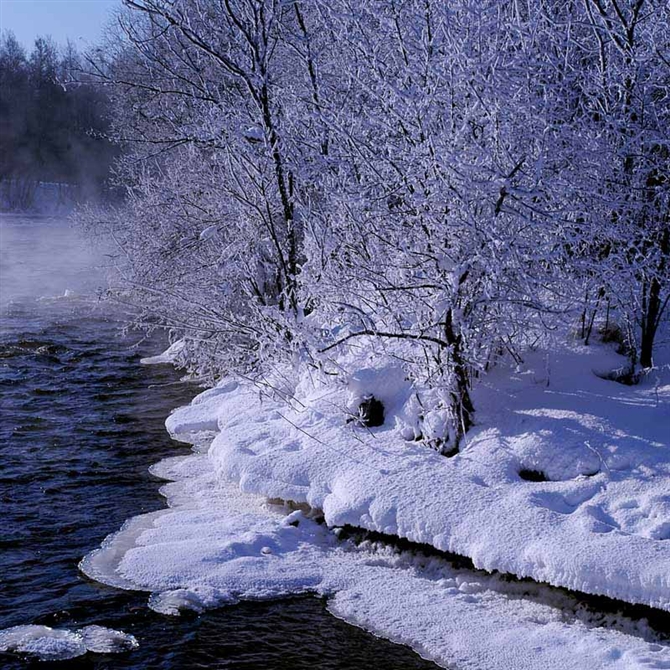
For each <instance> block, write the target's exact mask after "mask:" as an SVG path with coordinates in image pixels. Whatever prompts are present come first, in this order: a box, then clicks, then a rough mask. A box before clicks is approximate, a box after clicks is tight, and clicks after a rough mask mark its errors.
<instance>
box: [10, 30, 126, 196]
mask: <svg viewBox="0 0 670 670" xmlns="http://www.w3.org/2000/svg"><path fill="white" fill-rule="evenodd" d="M106 110H107V100H106V97H105V95H104V93H103V92H102V91H101V90H100V88H99V87H98V88H95V87H93V86H92V85H90V84H88V83H87V82H86V79H85V78H84V77H82V75H81V73H80V56H79V54H78V52H77V50H76V48H75V47H74V46H73V45H72V44H69V43H68V45H67V46H66V47H65V48H63V49H59V48H58V47H57V46H56V45H55V44H54V42H53V41H52V40H51V39H50V38H49V37H46V38H45V37H39V38H38V39H36V40H35V44H34V46H33V48H32V50H31V52H30V53H27V52H26V50H25V49H24V48H23V47H22V46H21V44H20V43H19V42H18V41H17V39H16V38H15V36H14V35H13V34H12V33H11V32H8V33H4V34H3V35H2V36H1V37H0V186H2V200H3V201H4V202H2V206H4V207H5V208H6V207H10V208H13V209H21V208H29V207H30V206H32V204H33V200H34V197H35V192H36V189H37V186H38V185H39V184H40V183H44V182H49V183H51V184H52V186H51V189H52V190H53V188H54V186H53V184H54V183H55V184H58V185H60V188H61V189H62V190H63V191H69V192H70V194H71V193H72V192H74V191H73V189H75V190H76V192H77V193H78V194H84V195H85V196H91V195H98V194H99V193H100V192H101V191H102V190H103V189H104V186H105V182H106V180H107V178H108V176H109V168H110V165H111V162H112V160H113V158H114V156H115V155H116V153H117V149H116V147H115V146H114V145H113V144H112V143H110V142H109V141H108V140H107V139H105V137H104V135H105V132H106V130H107V121H106ZM67 197H69V198H70V199H71V195H70V196H67ZM78 197H80V196H78Z"/></svg>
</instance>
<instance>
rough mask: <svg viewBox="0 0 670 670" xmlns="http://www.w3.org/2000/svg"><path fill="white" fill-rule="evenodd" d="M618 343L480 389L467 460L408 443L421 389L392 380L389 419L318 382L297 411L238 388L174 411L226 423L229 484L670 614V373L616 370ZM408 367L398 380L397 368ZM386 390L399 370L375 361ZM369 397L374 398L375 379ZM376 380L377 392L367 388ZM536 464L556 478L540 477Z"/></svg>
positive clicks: (297, 402)
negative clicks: (375, 417) (405, 432)
mask: <svg viewBox="0 0 670 670" xmlns="http://www.w3.org/2000/svg"><path fill="white" fill-rule="evenodd" d="M619 362H620V359H619V358H618V357H617V356H615V355H614V354H613V353H611V351H609V350H608V349H604V348H598V347H594V348H583V347H580V348H579V349H575V350H569V349H566V350H563V351H561V352H559V353H554V354H552V355H551V357H549V358H548V359H547V358H545V357H544V356H541V355H539V354H538V355H537V356H536V360H535V361H531V362H530V363H534V365H531V364H530V363H529V364H528V367H527V368H526V369H524V370H521V369H520V370H518V371H517V372H515V373H513V374H511V375H508V374H506V373H505V372H504V371H499V372H496V373H494V374H492V375H490V377H489V379H488V380H487V381H486V382H485V383H484V384H483V385H482V386H481V387H480V389H479V392H478V397H477V406H478V408H479V412H478V426H477V428H476V429H474V430H473V431H471V433H470V434H469V436H468V440H467V445H466V446H465V448H464V449H462V452H461V453H460V454H459V455H457V456H456V457H455V458H451V459H447V458H444V457H442V456H440V455H438V454H437V453H432V452H431V451H430V450H427V449H426V448H425V446H423V445H420V444H416V443H413V442H407V441H406V440H404V439H403V438H402V434H401V433H402V430H401V429H400V430H399V429H398V427H399V426H400V427H402V424H403V423H404V421H405V418H406V416H407V413H408V411H409V410H408V407H409V406H410V405H411V403H412V402H413V397H412V393H411V390H410V389H407V388H403V387H402V386H398V387H397V388H395V389H389V388H388V387H387V388H386V394H387V396H388V399H387V403H386V405H387V411H388V413H389V416H387V421H386V423H385V425H384V426H382V427H380V428H376V429H363V428H359V427H356V425H355V424H354V423H346V417H347V408H350V406H351V398H350V395H351V392H352V389H351V387H349V388H348V387H347V386H346V385H340V386H339V387H338V386H330V387H319V386H315V385H312V384H311V382H308V381H307V380H303V381H302V383H301V385H299V386H298V387H297V388H296V390H295V395H294V402H293V403H292V406H291V407H288V406H287V405H286V403H284V402H280V401H274V400H272V399H268V398H260V399H259V396H258V393H257V391H256V389H254V388H251V387H244V386H240V387H238V385H237V384H235V383H234V382H224V383H222V384H221V385H220V386H219V387H218V388H215V389H213V390H211V391H208V392H206V393H204V394H202V395H201V396H199V398H197V399H196V401H195V402H194V403H193V405H191V406H190V407H187V408H183V409H181V410H179V411H177V412H176V413H175V414H173V415H172V416H171V417H169V419H168V421H167V425H168V428H169V430H170V431H171V432H172V433H173V434H174V435H176V436H177V437H179V436H180V435H181V436H186V438H188V434H189V433H190V432H193V431H198V430H211V431H217V432H218V435H217V437H216V438H215V439H214V441H213V444H212V447H211V450H210V458H211V459H212V461H213V463H214V466H215V467H216V469H217V472H218V475H219V477H220V479H221V480H223V481H231V480H232V481H237V482H239V484H240V487H241V488H242V490H243V491H246V492H250V493H257V494H260V495H263V496H267V497H270V498H282V499H288V500H294V501H296V502H306V503H308V504H309V505H311V506H312V507H315V508H319V509H322V510H323V511H324V513H325V517H326V522H327V523H328V525H330V526H342V525H346V524H349V525H352V526H358V527H362V528H366V529H369V530H376V531H380V532H383V533H387V534H392V535H397V536H400V537H404V538H407V539H409V540H412V541H414V542H420V543H426V544H431V545H433V546H434V547H436V548H437V549H441V550H445V551H450V552H454V553H457V554H461V555H464V556H468V557H470V558H472V560H473V561H474V564H475V565H476V566H477V567H479V568H483V569H485V570H499V571H502V572H509V573H513V574H515V575H518V576H521V577H532V578H533V579H535V580H538V581H542V582H547V583H549V584H552V585H555V586H563V587H566V588H571V589H575V590H578V591H583V592H586V593H592V594H598V595H606V596H610V597H613V598H617V599H621V600H626V601H628V602H631V603H640V604H646V605H649V606H652V607H658V608H662V609H665V610H670V569H669V566H670V446H669V444H668V436H669V435H670V382H669V381H668V377H669V375H668V373H667V370H660V371H659V372H655V373H653V374H652V376H651V377H649V378H648V379H647V380H645V382H644V383H643V384H642V385H640V386H638V387H625V386H621V385H619V384H616V383H614V382H611V381H606V380H603V379H600V378H599V377H598V376H596V375H595V374H593V370H594V369H596V370H597V369H608V368H611V367H613V366H614V365H616V364H617V363H619ZM391 376H392V375H391ZM364 378H365V379H367V380H368V384H369V388H368V389H367V390H369V391H370V392H375V393H378V394H379V384H378V380H379V379H380V378H381V379H383V380H385V381H388V379H389V378H390V375H389V371H388V369H381V370H379V371H378V372H377V373H375V371H374V370H368V372H367V374H366V375H364ZM354 386H355V388H354V392H355V394H356V395H357V396H360V393H361V388H359V387H360V386H361V383H360V375H358V377H357V380H356V383H355V385H354ZM363 390H365V389H363ZM523 470H532V471H536V472H540V473H543V474H544V475H545V476H546V478H547V480H548V481H540V482H532V481H525V480H524V479H522V478H521V477H520V476H519V472H522V471H523Z"/></svg>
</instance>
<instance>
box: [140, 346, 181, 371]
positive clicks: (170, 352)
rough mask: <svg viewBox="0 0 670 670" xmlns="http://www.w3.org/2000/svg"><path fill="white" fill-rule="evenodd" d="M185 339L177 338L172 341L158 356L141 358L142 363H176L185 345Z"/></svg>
mask: <svg viewBox="0 0 670 670" xmlns="http://www.w3.org/2000/svg"><path fill="white" fill-rule="evenodd" d="M185 344H186V343H185V342H184V340H177V341H176V342H174V343H172V344H171V345H170V346H169V347H168V348H167V349H166V350H165V351H164V352H163V353H162V354H158V355H157V356H148V357H146V358H142V359H140V363H141V364H142V365H161V364H163V363H168V364H169V363H174V362H175V361H176V359H177V356H179V354H180V352H181V351H182V349H183V348H184V346H185Z"/></svg>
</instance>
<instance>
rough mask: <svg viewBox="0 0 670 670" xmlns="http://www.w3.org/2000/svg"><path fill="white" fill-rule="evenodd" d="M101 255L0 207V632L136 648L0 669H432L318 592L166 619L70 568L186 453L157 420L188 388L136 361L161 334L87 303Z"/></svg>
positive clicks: (19, 662)
mask: <svg viewBox="0 0 670 670" xmlns="http://www.w3.org/2000/svg"><path fill="white" fill-rule="evenodd" d="M104 258H105V256H104V255H103V254H102V253H92V252H88V251H87V250H86V248H85V247H84V245H83V244H82V242H81V240H80V239H79V238H78V236H77V234H76V233H75V232H74V231H72V230H71V229H69V228H68V226H67V224H66V223H64V222H63V221H59V220H56V219H38V218H29V217H10V216H1V215H0V402H1V407H0V629H2V628H7V627H10V626H16V625H21V624H44V625H47V626H52V627H56V628H80V627H81V626H84V625H88V624H98V625H102V626H108V627H110V628H115V629H119V630H123V631H125V632H127V633H132V634H133V635H134V636H135V637H136V638H137V639H138V641H139V644H140V646H139V648H138V649H136V650H134V651H131V652H127V653H125V654H118V655H99V654H88V655H87V656H84V657H80V658H77V659H74V660H70V661H66V662H62V663H54V662H47V663H45V662H41V663H38V662H37V661H34V660H32V661H31V660H30V659H26V658H19V657H17V656H15V655H12V654H3V653H0V668H2V669H14V668H25V667H28V666H32V665H39V666H40V667H63V668H73V669H75V668H142V669H144V668H248V669H252V668H254V669H256V668H258V669H261V668H262V669H264V670H265V669H272V668H286V669H296V670H299V669H301V668H305V669H307V668H310V669H313V668H325V669H329V668H342V669H348V670H353V669H356V668H369V667H372V666H378V667H383V668H385V669H395V668H398V669H400V668H402V669H408V670H412V669H414V668H417V669H418V668H435V667H436V666H434V665H433V664H431V663H428V662H425V661H423V660H421V659H420V658H419V657H418V656H417V655H416V654H414V653H413V652H412V651H410V650H409V649H406V648H404V647H401V646H398V645H394V644H391V643H389V642H386V641H384V640H380V639H377V638H375V637H373V636H371V635H369V634H367V633H365V632H364V631H362V630H359V629H357V628H355V627H352V626H349V625H347V624H345V623H343V622H341V621H339V620H337V619H335V618H334V617H332V616H331V615H330V614H328V612H327V611H326V609H325V604H324V603H323V601H321V600H319V599H316V598H295V599H290V600H283V601H276V602H266V603H243V604H240V605H236V606H234V607H228V608H223V609H220V610H215V611H211V612H208V613H206V614H204V615H201V616H195V615H194V616H182V617H174V618H168V617H164V616H161V615H158V614H156V613H154V612H152V611H151V610H149V609H148V608H147V606H146V599H147V594H143V593H137V592H125V591H119V590H116V589H112V588H109V587H105V586H103V585H101V584H97V583H95V582H92V581H90V580H88V579H87V578H86V577H84V576H83V575H82V574H81V573H80V572H79V571H78V569H77V563H78V562H79V560H80V559H81V558H82V557H83V556H84V555H85V554H86V553H88V552H89V551H91V550H92V549H94V548H96V547H97V546H98V545H99V544H100V542H101V541H102V540H103V538H104V537H105V536H106V535H107V534H109V533H111V532H113V531H116V530H118V528H119V527H120V526H121V525H122V523H123V522H124V520H126V519H127V518H128V517H131V516H134V515H136V514H140V513H143V512H149V511H152V510H156V509H160V508H162V507H164V506H165V505H164V500H163V499H162V498H161V496H160V495H159V494H158V486H159V482H158V481H157V480H156V479H155V478H153V477H152V476H151V475H150V474H149V473H148V471H147V468H148V467H149V466H150V465H151V464H152V463H155V462H156V461H158V460H160V459H161V458H163V457H165V456H173V455H177V454H181V453H186V452H187V447H185V446H184V445H180V444H178V443H175V442H173V441H171V440H170V438H169V437H168V435H167V433H166V432H165V428H164V425H163V422H164V420H165V417H166V416H167V414H168V413H169V412H170V410H171V409H173V408H174V407H176V406H178V405H181V404H184V403H187V402H188V401H189V400H190V398H191V397H192V396H193V395H194V394H195V393H196V392H197V389H196V388H194V387H193V386H192V385H188V384H185V383H182V382H180V376H179V374H178V373H177V372H175V371H174V370H173V369H172V368H170V367H169V366H143V365H140V363H139V360H140V358H141V357H142V356H143V355H144V356H147V355H151V354H154V353H157V349H159V348H160V346H161V345H162V344H164V343H162V342H152V343H146V342H145V343H143V344H140V345H137V343H138V340H139V339H140V338H139V336H138V335H134V336H133V335H131V336H127V337H124V338H122V337H121V336H120V334H119V320H118V318H115V317H114V316H113V314H112V311H111V310H110V308H109V306H107V305H105V304H104V303H101V302H100V301H98V299H97V298H96V289H97V288H98V287H100V286H101V285H102V284H103V280H102V273H101V271H100V270H99V269H96V267H97V266H99V265H100V263H101V262H102V261H104Z"/></svg>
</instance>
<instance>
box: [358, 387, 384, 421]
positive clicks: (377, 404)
mask: <svg viewBox="0 0 670 670" xmlns="http://www.w3.org/2000/svg"><path fill="white" fill-rule="evenodd" d="M383 423H384V405H383V403H382V402H381V401H379V400H377V398H375V397H374V396H373V395H370V396H366V397H365V398H364V399H363V402H361V404H360V405H359V406H358V424H359V425H360V426H365V427H366V428H375V427H376V426H381V425H383Z"/></svg>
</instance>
